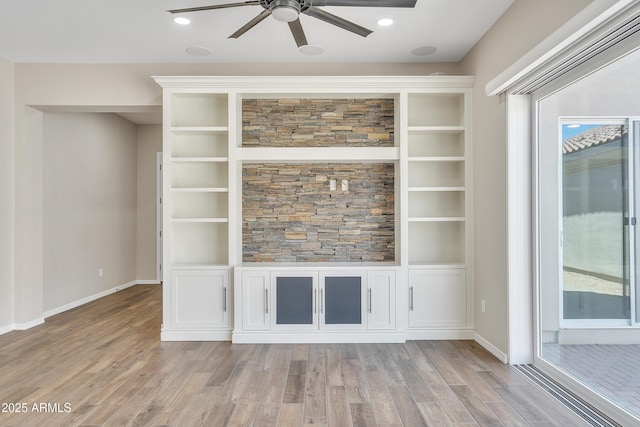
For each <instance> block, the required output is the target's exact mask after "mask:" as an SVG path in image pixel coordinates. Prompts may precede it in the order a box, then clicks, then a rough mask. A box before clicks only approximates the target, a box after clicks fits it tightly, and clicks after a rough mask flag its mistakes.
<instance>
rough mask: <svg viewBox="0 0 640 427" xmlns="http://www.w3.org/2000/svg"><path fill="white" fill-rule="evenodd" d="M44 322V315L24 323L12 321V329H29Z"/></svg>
mask: <svg viewBox="0 0 640 427" xmlns="http://www.w3.org/2000/svg"><path fill="white" fill-rule="evenodd" d="M43 323H44V317H40V318H39V319H33V320H31V321H29V322H26V323H14V324H13V329H14V330H16V331H24V330H27V329H31V328H33V327H34V326H38V325H42V324H43Z"/></svg>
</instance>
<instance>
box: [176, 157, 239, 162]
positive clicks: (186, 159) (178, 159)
mask: <svg viewBox="0 0 640 427" xmlns="http://www.w3.org/2000/svg"><path fill="white" fill-rule="evenodd" d="M171 161H172V162H175V163H181V162H184V163H197V162H202V163H206V162H228V161H229V158H228V157H172V158H171Z"/></svg>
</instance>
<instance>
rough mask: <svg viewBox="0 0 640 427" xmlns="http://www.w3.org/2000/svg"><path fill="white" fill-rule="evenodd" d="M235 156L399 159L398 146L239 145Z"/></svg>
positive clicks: (261, 159) (264, 159) (258, 158)
mask: <svg viewBox="0 0 640 427" xmlns="http://www.w3.org/2000/svg"><path fill="white" fill-rule="evenodd" d="M237 158H238V160H242V161H250V162H267V161H271V162H274V161H289V162H290V161H305V162H321V161H333V162H350V161H381V162H393V161H396V160H399V159H400V148H399V147H268V148H262V147H239V148H238V149H237Z"/></svg>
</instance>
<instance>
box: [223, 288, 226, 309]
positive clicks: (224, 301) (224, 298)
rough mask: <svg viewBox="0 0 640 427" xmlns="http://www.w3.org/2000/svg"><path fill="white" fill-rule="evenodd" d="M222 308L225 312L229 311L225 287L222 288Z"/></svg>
mask: <svg viewBox="0 0 640 427" xmlns="http://www.w3.org/2000/svg"><path fill="white" fill-rule="evenodd" d="M222 304H223V305H222V308H223V309H224V311H225V312H226V311H227V288H226V287H224V288H222Z"/></svg>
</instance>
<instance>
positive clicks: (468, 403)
mask: <svg viewBox="0 0 640 427" xmlns="http://www.w3.org/2000/svg"><path fill="white" fill-rule="evenodd" d="M451 390H453V392H454V393H455V394H456V396H458V399H460V401H461V402H462V404H463V405H464V406H465V408H467V410H468V411H469V412H470V413H471V415H472V416H473V418H475V420H476V422H477V423H478V424H480V425H481V426H501V425H502V422H501V421H500V419H499V418H498V417H497V416H496V414H494V413H493V412H492V411H491V409H489V407H487V406H486V405H485V404H484V403H483V402H482V401H481V400H480V399H479V398H478V396H477V395H476V394H475V393H474V392H473V390H471V387H469V386H466V385H454V386H451Z"/></svg>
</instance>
